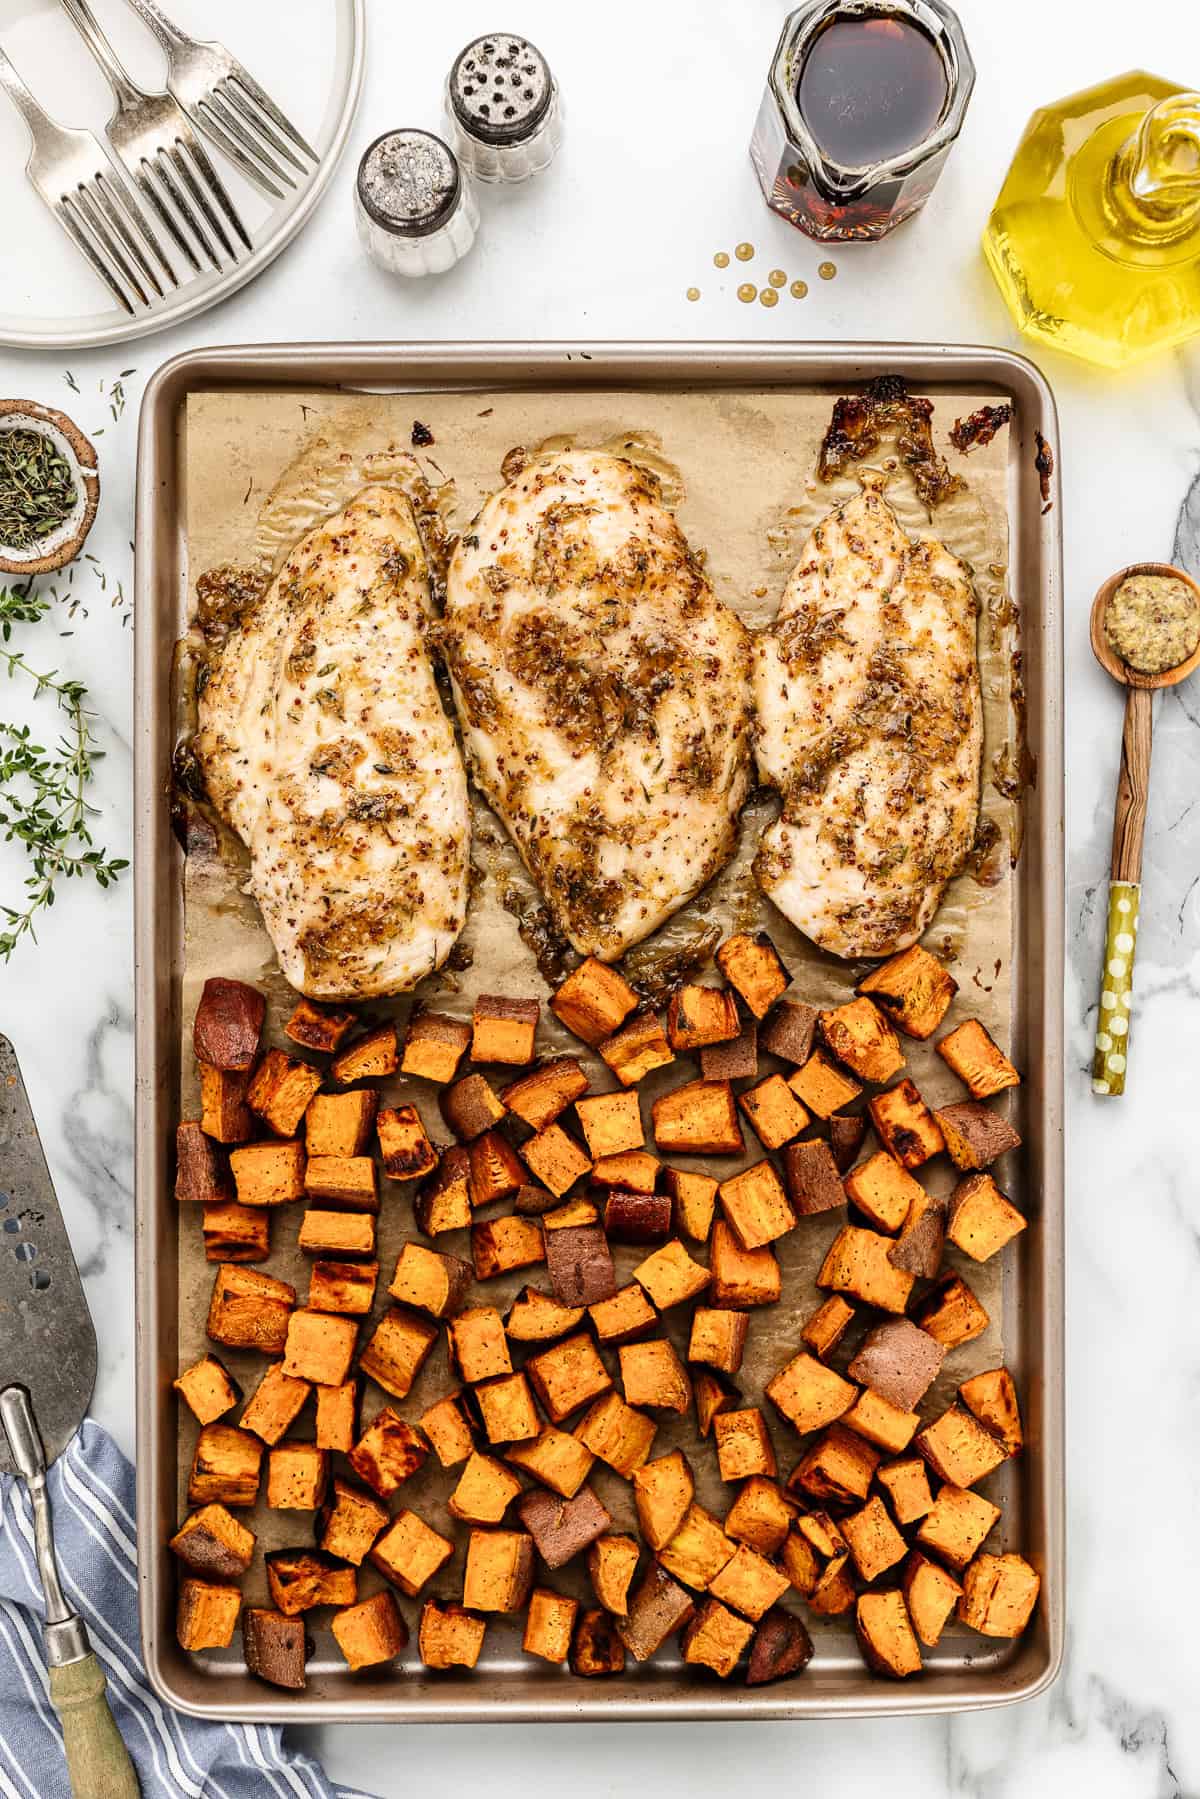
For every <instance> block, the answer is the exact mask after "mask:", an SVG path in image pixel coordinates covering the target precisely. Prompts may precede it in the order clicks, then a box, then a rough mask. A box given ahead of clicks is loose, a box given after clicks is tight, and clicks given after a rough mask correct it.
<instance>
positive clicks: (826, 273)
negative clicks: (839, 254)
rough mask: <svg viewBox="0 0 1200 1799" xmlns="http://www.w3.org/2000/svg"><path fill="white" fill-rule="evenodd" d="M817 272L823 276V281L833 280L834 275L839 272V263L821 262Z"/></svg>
mask: <svg viewBox="0 0 1200 1799" xmlns="http://www.w3.org/2000/svg"><path fill="white" fill-rule="evenodd" d="M817 274H818V275H819V276H820V277H821V279H822V281H832V280H833V278H834V276H835V275H836V274H837V263H836V262H823V263H821V265H820V267H819V268H818V269H817Z"/></svg>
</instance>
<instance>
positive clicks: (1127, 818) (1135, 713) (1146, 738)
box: [1112, 687, 1154, 881]
mask: <svg viewBox="0 0 1200 1799" xmlns="http://www.w3.org/2000/svg"><path fill="white" fill-rule="evenodd" d="M1153 705H1154V695H1153V694H1152V693H1148V692H1147V691H1146V689H1145V688H1144V687H1131V688H1129V689H1128V691H1127V693H1126V695H1125V729H1124V731H1123V733H1122V735H1121V773H1120V776H1119V778H1118V780H1117V804H1116V808H1115V810H1114V813H1113V840H1112V878H1113V880H1114V881H1140V880H1141V878H1142V838H1143V837H1144V835H1145V831H1146V801H1147V799H1148V797H1149V794H1150V752H1151V748H1152V745H1153V742H1154V713H1153V711H1152V707H1153Z"/></svg>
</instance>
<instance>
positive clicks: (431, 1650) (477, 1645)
mask: <svg viewBox="0 0 1200 1799" xmlns="http://www.w3.org/2000/svg"><path fill="white" fill-rule="evenodd" d="M486 1631H487V1623H486V1621H485V1620H484V1619H483V1618H477V1617H475V1616H474V1614H473V1613H472V1612H468V1611H466V1610H465V1609H464V1608H463V1607H462V1606H461V1605H439V1604H438V1602H437V1600H436V1599H427V1600H426V1601H425V1604H424V1605H423V1606H422V1607H421V1623H420V1627H419V1629H418V1631H417V1651H418V1653H419V1655H420V1657H421V1660H422V1661H423V1662H424V1664H425V1666H426V1667H427V1668H437V1669H443V1668H473V1667H474V1666H475V1664H476V1662H477V1661H478V1660H479V1656H480V1653H481V1651H482V1649H483V1639H484V1635H485V1633H486Z"/></svg>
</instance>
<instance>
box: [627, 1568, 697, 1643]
mask: <svg viewBox="0 0 1200 1799" xmlns="http://www.w3.org/2000/svg"><path fill="white" fill-rule="evenodd" d="M695 1609H696V1608H695V1602H694V1601H693V1599H692V1596H691V1594H690V1593H687V1592H685V1591H684V1589H683V1588H682V1587H681V1586H680V1585H679V1584H678V1582H677V1581H674V1580H672V1579H671V1576H670V1574H669V1573H668V1572H667V1571H666V1570H665V1569H664V1568H661V1567H659V1565H658V1563H657V1562H651V1564H650V1566H649V1567H648V1568H647V1570H646V1572H645V1574H644V1575H643V1576H642V1579H641V1582H640V1583H639V1585H638V1588H637V1591H636V1592H635V1593H634V1594H633V1595H632V1597H631V1598H630V1600H629V1608H628V1611H627V1612H626V1614H625V1616H624V1617H623V1618H618V1620H617V1634H618V1635H619V1636H620V1638H621V1641H622V1642H623V1643H624V1645H625V1647H626V1649H628V1651H629V1653H630V1655H632V1656H633V1658H634V1660H635V1661H639V1662H644V1661H648V1660H649V1659H650V1657H651V1656H652V1655H653V1654H654V1653H655V1651H656V1650H658V1649H661V1648H662V1646H663V1644H664V1643H665V1642H666V1640H667V1638H668V1637H670V1636H674V1634H675V1632H676V1631H677V1630H682V1628H683V1626H684V1625H685V1624H686V1623H687V1622H688V1620H689V1619H690V1618H691V1616H692V1614H693V1612H694V1611H695Z"/></svg>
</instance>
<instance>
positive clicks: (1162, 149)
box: [1104, 93, 1200, 243]
mask: <svg viewBox="0 0 1200 1799" xmlns="http://www.w3.org/2000/svg"><path fill="white" fill-rule="evenodd" d="M1104 201H1105V210H1106V211H1107V212H1108V213H1109V214H1110V217H1111V218H1112V222H1113V225H1114V228H1115V229H1116V230H1118V231H1119V232H1121V233H1122V234H1123V235H1125V234H1127V235H1129V236H1130V237H1133V238H1136V239H1139V240H1140V241H1142V242H1144V243H1169V242H1171V241H1172V240H1173V239H1175V238H1178V237H1183V236H1186V235H1187V233H1188V232H1190V231H1192V230H1194V229H1195V228H1196V226H1197V225H1200V94H1195V93H1179V94H1169V95H1168V96H1167V98H1166V99H1165V100H1160V101H1159V103H1158V105H1157V106H1152V107H1151V108H1150V110H1149V111H1148V112H1147V113H1146V114H1145V116H1144V117H1143V119H1142V121H1141V123H1140V125H1139V126H1138V128H1137V130H1136V131H1135V132H1133V133H1131V134H1130V136H1129V137H1127V138H1126V139H1125V141H1124V142H1123V143H1122V144H1121V146H1120V148H1119V149H1118V150H1117V152H1116V154H1115V155H1114V156H1113V157H1112V158H1111V160H1110V162H1109V164H1108V168H1107V171H1106V177H1105V194H1104Z"/></svg>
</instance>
